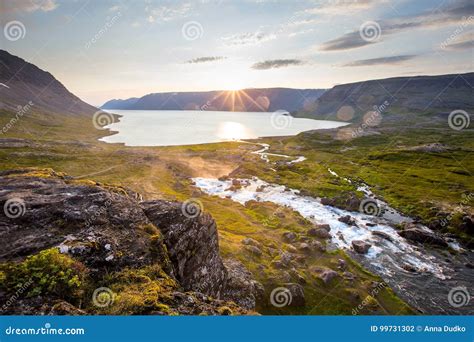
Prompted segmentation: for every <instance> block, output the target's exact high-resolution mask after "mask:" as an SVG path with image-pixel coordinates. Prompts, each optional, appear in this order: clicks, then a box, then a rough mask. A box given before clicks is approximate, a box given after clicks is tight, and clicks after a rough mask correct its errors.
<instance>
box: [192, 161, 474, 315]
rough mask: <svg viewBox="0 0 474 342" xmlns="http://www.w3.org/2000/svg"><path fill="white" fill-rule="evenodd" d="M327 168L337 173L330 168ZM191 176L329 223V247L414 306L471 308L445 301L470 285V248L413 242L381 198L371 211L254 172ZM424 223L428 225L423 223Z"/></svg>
mask: <svg viewBox="0 0 474 342" xmlns="http://www.w3.org/2000/svg"><path fill="white" fill-rule="evenodd" d="M262 153H264V152H262ZM265 157H267V156H266V155H265V154H264V155H262V158H263V159H265ZM295 161H296V162H298V161H300V160H297V159H294V160H290V161H289V163H291V162H295ZM329 172H331V173H332V174H333V175H334V176H335V177H338V175H337V174H335V173H334V172H333V171H332V170H329ZM193 181H194V184H195V186H196V187H198V188H199V189H201V190H202V191H203V192H205V193H207V194H209V195H213V196H219V197H221V198H228V199H230V200H232V201H235V202H238V203H240V204H242V205H245V203H247V202H248V201H251V200H253V201H259V202H272V203H275V204H278V205H281V206H286V207H289V208H291V209H293V210H295V211H297V212H299V213H300V214H301V215H302V216H304V217H305V218H307V219H309V220H311V221H313V222H314V223H317V224H329V225H330V227H331V230H330V234H331V245H332V247H333V248H342V249H345V250H347V252H348V253H349V254H350V255H351V256H352V257H353V258H355V259H357V260H358V261H359V262H361V263H362V264H363V265H364V266H365V267H366V268H368V269H370V270H371V271H373V272H374V273H377V274H379V275H380V276H381V277H382V278H383V279H384V280H385V281H386V282H387V283H388V284H389V285H390V286H391V287H392V288H393V289H394V290H395V291H396V292H397V294H398V295H399V296H401V297H402V298H404V299H405V300H406V301H407V302H408V303H410V304H411V305H412V306H413V307H414V308H417V309H418V310H419V311H420V312H424V313H429V314H469V313H470V314H472V313H473V312H474V306H473V305H472V303H468V304H467V305H463V306H461V307H455V306H453V305H452V303H451V302H452V298H453V293H452V291H461V293H462V294H463V293H466V292H465V291H466V290H467V291H470V290H472V283H473V281H474V272H473V271H472V269H470V268H468V267H466V263H468V262H469V260H472V257H473V255H472V253H471V252H469V251H464V250H463V249H462V248H461V247H460V246H459V245H458V244H457V242H456V241H455V240H451V241H449V245H450V248H451V249H452V250H453V251H456V252H455V253H454V254H453V255H449V254H448V253H446V251H443V250H440V249H436V248H430V247H426V246H417V245H415V244H413V243H411V242H410V241H408V240H406V239H404V238H403V237H401V236H400V235H399V234H398V232H397V230H396V229H395V228H394V227H393V226H394V225H395V224H396V223H399V222H403V221H407V222H410V221H411V219H410V218H409V217H406V216H404V215H402V214H401V213H399V212H397V211H396V210H394V209H393V208H391V207H389V206H388V205H387V204H386V203H384V202H381V201H380V205H381V206H383V207H384V208H385V214H383V215H380V216H372V215H366V214H363V213H360V212H349V211H346V210H342V209H338V208H335V207H332V206H328V205H323V204H321V201H320V199H318V198H313V197H308V196H302V195H300V194H299V191H297V190H293V189H288V188H286V187H285V186H282V185H277V184H269V183H267V182H265V181H263V180H260V179H258V178H252V179H234V180H233V179H229V180H218V179H213V178H194V179H193ZM232 181H234V182H235V181H238V182H239V183H240V184H241V187H240V188H239V189H237V190H234V188H233V187H232ZM348 181H349V180H348ZM360 190H361V191H364V192H365V193H366V194H371V193H370V189H368V187H367V186H362V188H361V189H360ZM345 215H350V216H351V217H352V218H353V220H354V222H355V225H354V224H351V225H348V224H346V223H343V222H341V221H339V220H338V218H340V217H341V216H345ZM424 229H427V230H428V228H426V227H424ZM353 240H364V241H367V242H369V243H370V244H371V247H370V249H369V251H368V253H367V254H365V255H360V254H357V253H354V252H353V251H352V249H351V242H352V241H353ZM453 289H454V290H453ZM450 292H451V295H450ZM449 298H451V302H450V299H449Z"/></svg>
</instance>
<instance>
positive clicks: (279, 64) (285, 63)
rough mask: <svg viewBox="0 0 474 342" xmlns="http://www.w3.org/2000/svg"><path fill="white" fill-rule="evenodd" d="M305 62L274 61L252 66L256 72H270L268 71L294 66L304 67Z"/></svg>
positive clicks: (293, 60)
mask: <svg viewBox="0 0 474 342" xmlns="http://www.w3.org/2000/svg"><path fill="white" fill-rule="evenodd" d="M302 64H304V62H303V61H302V60H299V59H273V60H268V61H263V62H258V63H255V64H254V65H252V69H255V70H268V69H277V68H285V67H289V66H292V65H302Z"/></svg>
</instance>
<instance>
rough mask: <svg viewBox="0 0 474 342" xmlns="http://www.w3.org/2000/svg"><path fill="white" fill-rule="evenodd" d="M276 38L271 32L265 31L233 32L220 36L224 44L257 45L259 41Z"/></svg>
mask: <svg viewBox="0 0 474 342" xmlns="http://www.w3.org/2000/svg"><path fill="white" fill-rule="evenodd" d="M273 39H276V35H275V34H273V33H265V32H261V31H257V32H248V33H242V34H234V35H231V36H227V37H223V38H221V40H222V42H223V43H224V44H225V45H230V46H232V45H258V44H260V43H263V42H266V41H269V40H273Z"/></svg>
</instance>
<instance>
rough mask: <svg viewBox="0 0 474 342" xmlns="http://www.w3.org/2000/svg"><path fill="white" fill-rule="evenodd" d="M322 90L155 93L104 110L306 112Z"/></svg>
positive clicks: (108, 105)
mask: <svg viewBox="0 0 474 342" xmlns="http://www.w3.org/2000/svg"><path fill="white" fill-rule="evenodd" d="M324 91H325V90H324V89H290V88H263V89H243V90H239V91H207V92H178V93H154V94H148V95H145V96H143V97H141V98H138V99H137V98H130V99H127V100H110V101H108V102H106V103H105V104H104V105H103V106H102V107H101V108H103V109H136V110H149V109H154V110H186V109H196V110H218V111H244V112H261V111H270V112H273V111H276V110H279V109H281V110H286V111H289V112H292V111H297V110H301V109H304V108H306V109H309V107H308V106H309V105H311V104H313V103H314V102H315V101H316V100H317V99H318V98H319V97H320V96H321V95H322V94H323V93H324Z"/></svg>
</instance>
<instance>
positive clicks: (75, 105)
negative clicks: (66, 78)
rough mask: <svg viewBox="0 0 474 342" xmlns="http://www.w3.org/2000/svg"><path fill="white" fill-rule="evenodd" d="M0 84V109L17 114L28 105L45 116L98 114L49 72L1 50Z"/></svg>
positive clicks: (95, 109) (94, 108)
mask: <svg viewBox="0 0 474 342" xmlns="http://www.w3.org/2000/svg"><path fill="white" fill-rule="evenodd" d="M0 83H2V84H3V85H2V86H0V109H7V110H13V111H16V110H18V108H19V106H24V105H26V104H27V103H30V102H31V103H33V105H32V106H33V107H34V108H35V110H40V111H43V112H46V113H57V114H67V115H74V116H82V115H92V114H93V113H95V112H96V111H98V109H97V108H96V107H94V106H91V105H89V104H88V103H86V102H84V101H82V100H81V99H80V98H79V97H77V96H76V95H74V94H73V93H71V92H70V91H69V90H68V89H67V88H66V87H65V86H64V85H63V84H62V83H61V82H60V81H59V80H58V79H56V78H55V77H54V76H53V75H52V74H51V73H50V72H48V71H45V70H42V69H41V68H39V67H37V66H36V65H34V64H32V63H30V62H28V61H26V60H24V59H23V58H21V57H18V56H15V55H13V54H10V53H9V52H8V51H6V50H0Z"/></svg>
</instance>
